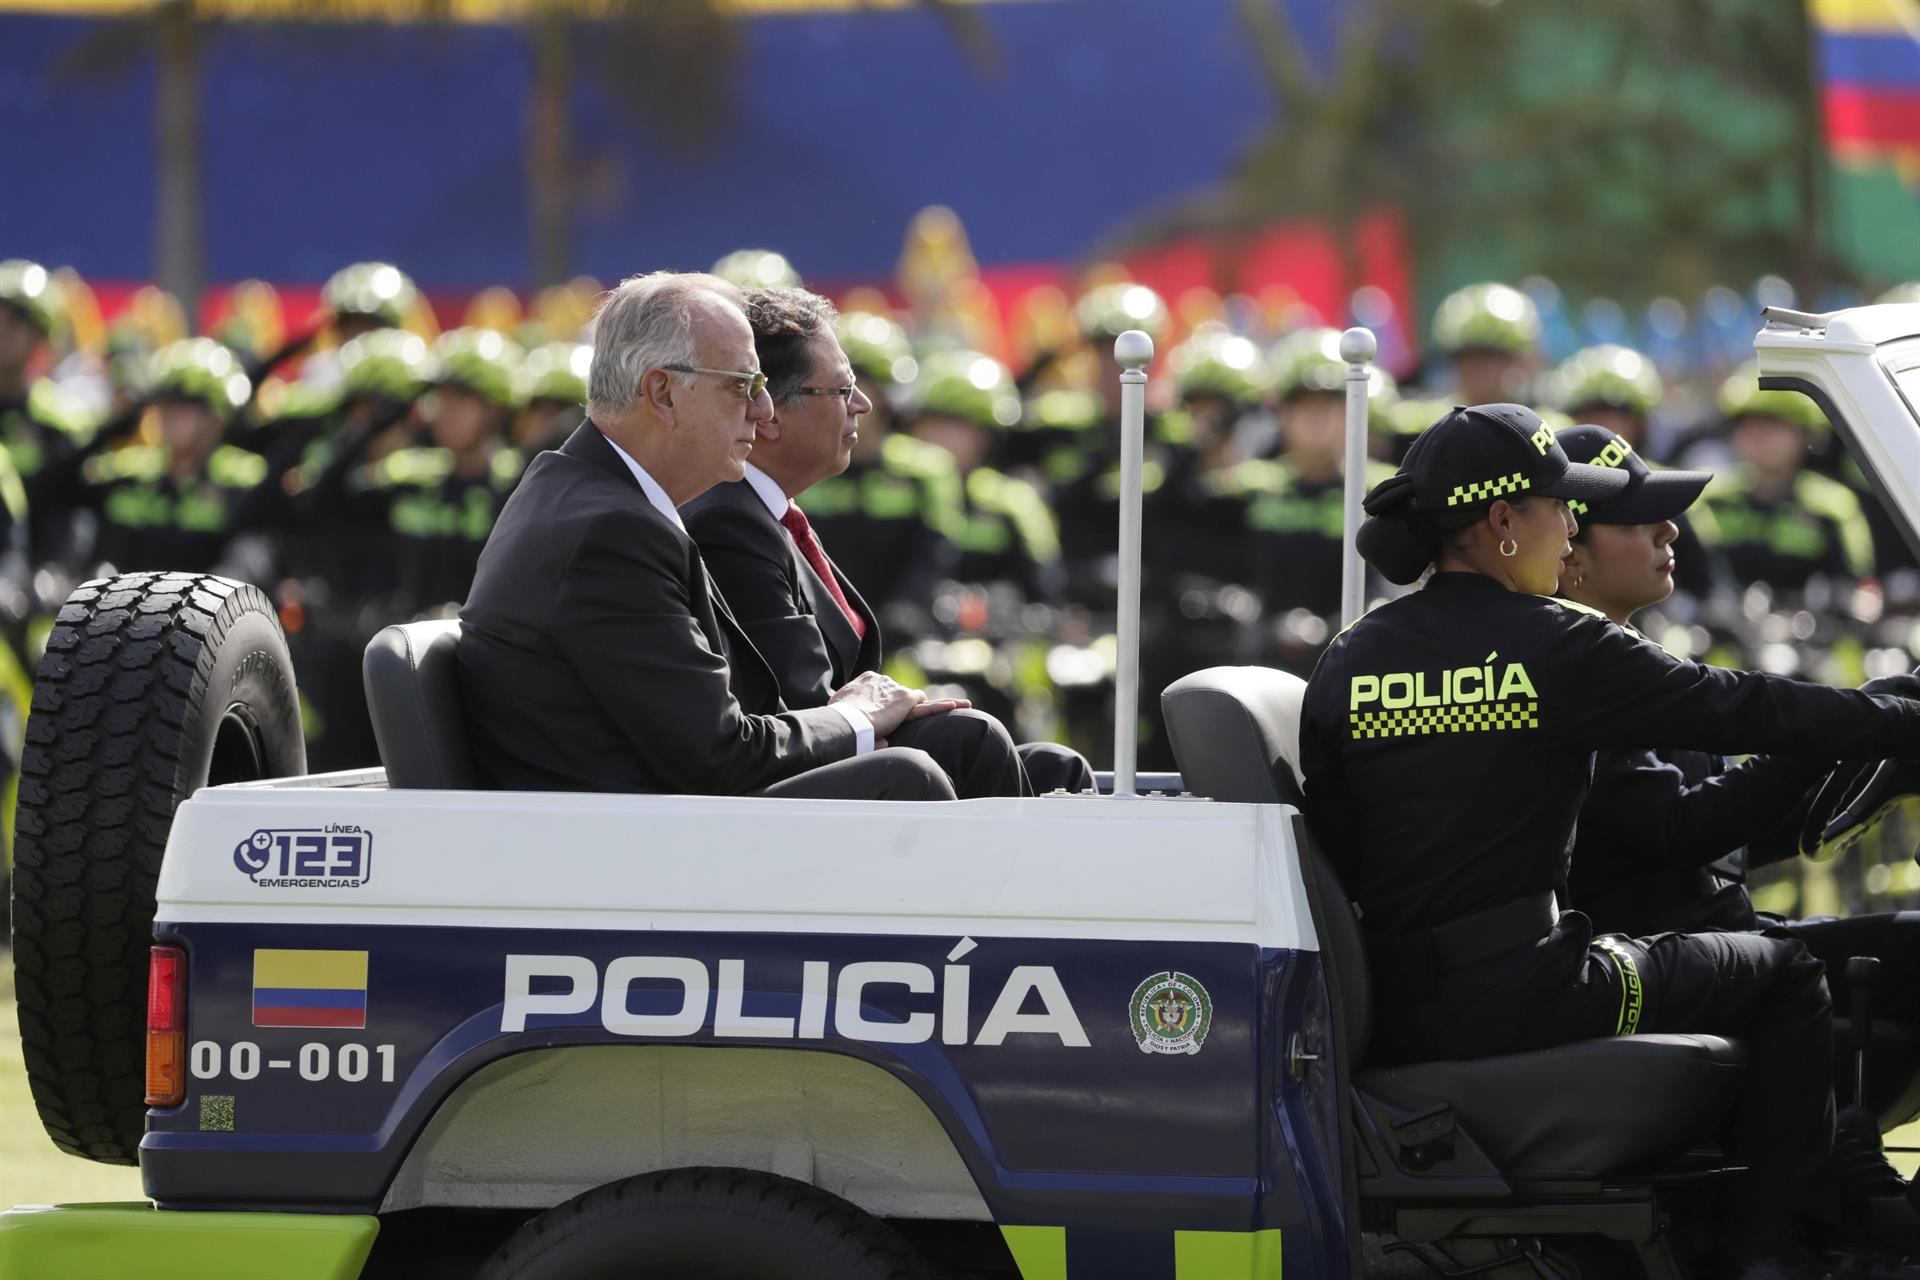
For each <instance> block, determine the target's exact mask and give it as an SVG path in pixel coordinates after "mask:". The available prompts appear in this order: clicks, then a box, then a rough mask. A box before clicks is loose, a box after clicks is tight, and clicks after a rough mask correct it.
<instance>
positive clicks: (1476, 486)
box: [1447, 471, 1533, 507]
mask: <svg viewBox="0 0 1920 1280" xmlns="http://www.w3.org/2000/svg"><path fill="white" fill-rule="evenodd" d="M1532 487H1533V481H1531V480H1529V479H1527V473H1526V472H1524V471H1516V472H1514V473H1513V474H1512V475H1510V476H1495V477H1494V478H1493V479H1491V480H1475V481H1474V482H1473V483H1472V484H1460V485H1455V486H1454V487H1453V492H1452V493H1450V494H1448V495H1447V505H1448V506H1450V507H1457V506H1459V505H1460V504H1461V503H1473V502H1485V501H1487V500H1488V499H1489V498H1498V497H1500V496H1501V495H1502V494H1507V493H1518V492H1519V491H1520V490H1522V489H1530V488H1532Z"/></svg>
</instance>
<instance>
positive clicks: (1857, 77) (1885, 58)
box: [1812, 0, 1920, 183]
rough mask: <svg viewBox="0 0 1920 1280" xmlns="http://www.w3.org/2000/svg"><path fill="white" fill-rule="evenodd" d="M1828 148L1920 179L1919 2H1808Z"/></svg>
mask: <svg viewBox="0 0 1920 1280" xmlns="http://www.w3.org/2000/svg"><path fill="white" fill-rule="evenodd" d="M1812 14H1813V21H1814V26H1815V34H1816V35H1817V37H1818V40H1819V58H1820V68H1821V73H1822V76H1823V79H1824V82H1825V85H1826V92H1825V95H1824V99H1825V106H1826V115H1827V146H1828V149H1829V151H1830V152H1831V153H1832V155H1833V156H1834V158H1835V159H1837V160H1841V161H1853V162H1856V163H1858V162H1867V163H1888V162H1891V163H1892V164H1893V165H1894V167H1895V168H1896V169H1897V170H1898V171H1899V172H1900V173H1901V175H1902V176H1903V177H1904V178H1906V180H1907V181H1908V182H1909V183H1916V182H1920V0H1813V4H1812Z"/></svg>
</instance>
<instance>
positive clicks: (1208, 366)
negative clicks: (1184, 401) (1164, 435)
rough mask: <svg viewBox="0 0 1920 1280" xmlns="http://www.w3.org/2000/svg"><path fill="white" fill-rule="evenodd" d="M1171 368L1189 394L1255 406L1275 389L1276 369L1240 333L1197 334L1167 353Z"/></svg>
mask: <svg viewBox="0 0 1920 1280" xmlns="http://www.w3.org/2000/svg"><path fill="white" fill-rule="evenodd" d="M1167 368H1168V370H1169V371H1170V372H1171V373H1172V374H1173V378H1174V384H1175V385H1176V386H1177V387H1179V389H1180V394H1181V396H1183V397H1186V396H1204V395H1213V396H1219V397H1220V398H1221V399H1223V400H1231V401H1233V402H1234V403H1235V404H1238V405H1254V404H1258V403H1260V401H1261V400H1263V399H1265V398H1266V396H1267V393H1268V392H1270V391H1271V390H1272V389H1273V371H1272V370H1271V369H1269V368H1268V367H1267V362H1266V359H1265V358H1264V357H1263V356H1261V354H1260V348H1258V347H1256V346H1254V345H1253V343H1252V341H1250V340H1249V339H1246V338H1243V337H1241V336H1240V335H1239V334H1237V333H1226V332H1223V331H1212V332H1205V333H1197V334H1195V335H1194V336H1193V337H1191V338H1189V339H1187V340H1186V341H1185V342H1183V343H1181V344H1180V345H1179V346H1177V347H1175V348H1173V349H1172V350H1171V351H1169V352H1167Z"/></svg>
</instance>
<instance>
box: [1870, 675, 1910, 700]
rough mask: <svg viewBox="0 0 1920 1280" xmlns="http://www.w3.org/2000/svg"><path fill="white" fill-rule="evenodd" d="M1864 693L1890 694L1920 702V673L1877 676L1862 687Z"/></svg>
mask: <svg viewBox="0 0 1920 1280" xmlns="http://www.w3.org/2000/svg"><path fill="white" fill-rule="evenodd" d="M1860 692H1862V693H1890V694H1892V695H1893V696H1894V697H1896V698H1911V699H1913V700H1915V701H1916V702H1920V673H1915V672H1902V673H1901V674H1900V675H1897V676H1877V677H1875V678H1874V679H1872V680H1869V681H1867V682H1866V683H1865V684H1863V685H1861V686H1860Z"/></svg>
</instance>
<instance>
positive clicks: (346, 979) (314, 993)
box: [253, 951, 367, 1031]
mask: <svg viewBox="0 0 1920 1280" xmlns="http://www.w3.org/2000/svg"><path fill="white" fill-rule="evenodd" d="M253 1025H254V1026H256V1027H345V1028H349V1029H352V1030H356V1031H358V1030H364V1029H365V1028H366V1025H367V953H366V952H364V951H255V952H254V953H253Z"/></svg>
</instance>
